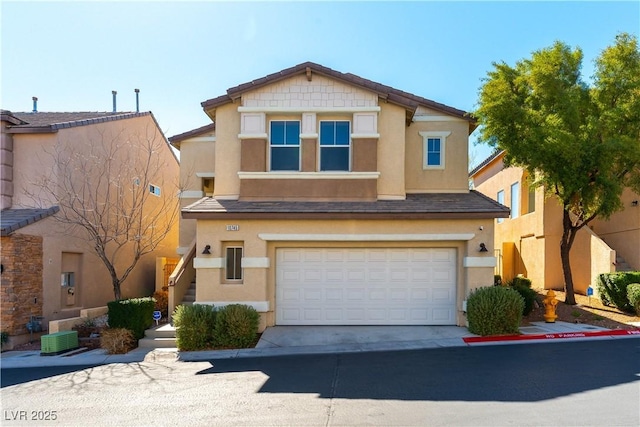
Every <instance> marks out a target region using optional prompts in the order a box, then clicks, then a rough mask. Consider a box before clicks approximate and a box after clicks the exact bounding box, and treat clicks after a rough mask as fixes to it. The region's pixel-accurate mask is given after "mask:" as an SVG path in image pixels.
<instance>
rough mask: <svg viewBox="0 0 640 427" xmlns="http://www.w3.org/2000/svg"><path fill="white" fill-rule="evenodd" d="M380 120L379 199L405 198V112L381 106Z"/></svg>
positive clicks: (401, 109) (397, 108)
mask: <svg viewBox="0 0 640 427" xmlns="http://www.w3.org/2000/svg"><path fill="white" fill-rule="evenodd" d="M380 108H381V111H380V115H379V119H378V132H379V134H380V139H379V141H378V171H379V172H380V179H379V180H378V198H379V199H382V198H404V197H405V196H406V192H405V174H404V164H405V131H406V126H405V110H404V108H401V107H398V106H395V105H391V104H385V103H381V104H380Z"/></svg>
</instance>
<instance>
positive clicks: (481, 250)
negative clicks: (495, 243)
mask: <svg viewBox="0 0 640 427" xmlns="http://www.w3.org/2000/svg"><path fill="white" fill-rule="evenodd" d="M488 251H489V249H487V246H486V245H485V244H484V243H480V252H488Z"/></svg>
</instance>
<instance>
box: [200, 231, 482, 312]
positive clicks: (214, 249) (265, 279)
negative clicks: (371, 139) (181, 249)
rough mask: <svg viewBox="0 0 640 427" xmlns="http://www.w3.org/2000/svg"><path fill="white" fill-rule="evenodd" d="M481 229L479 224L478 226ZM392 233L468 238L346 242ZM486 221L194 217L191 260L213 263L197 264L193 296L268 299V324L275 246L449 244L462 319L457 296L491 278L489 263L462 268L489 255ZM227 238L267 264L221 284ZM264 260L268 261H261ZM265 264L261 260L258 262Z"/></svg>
mask: <svg viewBox="0 0 640 427" xmlns="http://www.w3.org/2000/svg"><path fill="white" fill-rule="evenodd" d="M227 225H236V226H238V230H237V231H227ZM481 228H482V229H481ZM381 233H382V234H396V235H406V236H414V235H416V234H434V235H440V234H443V233H445V234H449V235H454V234H471V235H473V237H472V238H471V239H470V240H446V238H445V240H433V241H432V240H429V241H424V240H423V241H406V240H392V241H381V240H376V239H372V240H371V239H369V240H367V239H365V240H361V241H349V239H352V238H353V236H357V235H359V234H365V235H376V234H381ZM492 233H493V225H492V222H491V220H451V221H438V220H415V221H383V220H378V221H376V220H328V221H322V220H298V221H295V220H294V221H292V220H270V221H269V220H231V221H223V220H199V221H198V247H197V248H196V254H197V255H196V256H197V258H196V260H195V265H198V264H199V263H201V262H203V263H205V264H206V263H207V262H211V261H215V260H216V259H218V261H215V262H214V264H213V265H214V267H211V268H206V267H203V268H197V276H196V277H197V278H196V283H197V287H196V301H198V302H215V301H268V302H269V307H270V309H269V313H267V314H265V321H266V324H267V325H273V324H274V321H275V318H274V315H273V309H274V304H275V267H276V266H275V251H276V249H277V248H281V247H356V248H362V247H450V248H455V249H456V251H457V263H458V266H457V278H458V280H457V306H458V308H459V310H460V312H459V315H458V323H459V324H464V318H463V315H462V312H461V310H462V301H463V300H464V299H465V298H466V296H467V295H468V292H469V291H470V290H471V289H474V288H476V287H478V286H489V285H491V284H492V283H493V268H492V267H463V263H464V260H465V259H466V258H467V257H472V258H474V259H475V258H476V257H492V255H493V242H492V241H491V236H492ZM261 234H262V235H263V236H264V235H265V234H266V235H268V234H288V235H291V234H314V235H318V234H319V235H342V236H344V240H341V239H340V238H338V240H336V241H322V240H318V239H316V240H315V241H314V239H313V238H310V240H309V241H291V240H289V241H286V240H283V241H281V240H279V239H277V238H276V239H275V240H272V239H271V238H269V239H268V240H267V238H260V237H259V235H261ZM228 242H235V243H240V244H242V245H243V247H244V254H243V256H244V257H247V258H254V259H256V258H257V259H261V260H263V261H262V262H263V263H264V262H267V263H268V267H266V266H264V267H261V268H245V269H243V271H244V277H243V283H242V284H227V283H224V282H225V281H224V280H223V274H224V268H222V266H223V265H224V262H223V261H220V260H219V259H220V258H224V247H225V244H226V243H228ZM480 243H485V244H486V245H487V248H488V249H489V252H487V253H480V252H479V248H480ZM205 245H211V255H202V250H203V248H204V246H205ZM266 260H268V261H266ZM263 265H266V264H263Z"/></svg>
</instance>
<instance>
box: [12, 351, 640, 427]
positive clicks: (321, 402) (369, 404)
mask: <svg viewBox="0 0 640 427" xmlns="http://www.w3.org/2000/svg"><path fill="white" fill-rule="evenodd" d="M1 373H2V390H1V396H2V410H3V412H2V425H7V426H8V425H88V424H91V425H97V426H102V425H154V426H164V425H183V424H188V425H190V426H200V425H225V426H226V425H313V426H315V425H318V426H319V425H322V426H328V425H358V424H359V425H452V426H458V425H460V426H463V425H465V426H466V425H474V426H484V425H486V426H489V425H490V426H502V425H505V426H506V425H537V426H556V425H558V426H565V425H581V426H588V425H594V426H595V425H598V426H601V425H615V426H638V425H640V339H637V338H630V339H620V340H607V341H580V342H562V343H559V342H555V343H544V344H531V345H507V346H505V345H501V346H486V347H452V348H438V349H427V350H415V351H396V352H371V353H364V352H363V353H348V354H324V355H305V356H282V357H263V358H243V359H222V360H215V361H209V362H166V363H148V362H141V363H128V364H111V365H103V366H95V367H82V366H76V367H55V368H30V369H2V372H1ZM47 411H48V414H49V415H50V414H51V412H52V411H55V414H56V417H55V418H56V419H55V420H51V419H49V420H47V421H43V420H37V419H30V418H29V417H31V416H34V417H36V418H37V417H41V416H43V415H46V413H47ZM23 415H24V416H25V417H26V418H25V419H20V418H21V417H22V416H23Z"/></svg>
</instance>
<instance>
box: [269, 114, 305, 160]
mask: <svg viewBox="0 0 640 427" xmlns="http://www.w3.org/2000/svg"><path fill="white" fill-rule="evenodd" d="M270 130H271V133H270V138H269V145H270V151H271V170H272V171H299V170H300V122H299V121H294V120H274V121H272V122H271V129H270Z"/></svg>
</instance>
